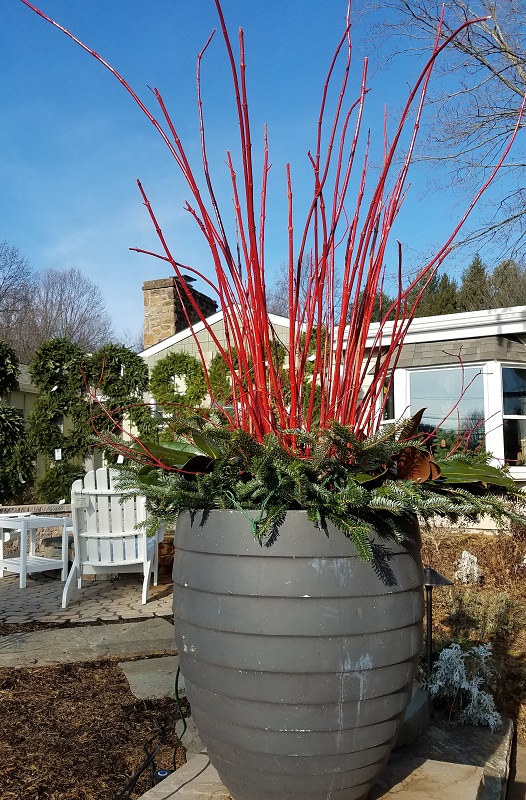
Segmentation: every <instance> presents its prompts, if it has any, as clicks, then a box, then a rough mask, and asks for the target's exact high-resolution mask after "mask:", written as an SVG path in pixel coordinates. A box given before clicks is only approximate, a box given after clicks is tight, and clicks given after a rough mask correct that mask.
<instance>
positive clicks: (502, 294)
mask: <svg viewBox="0 0 526 800" xmlns="http://www.w3.org/2000/svg"><path fill="white" fill-rule="evenodd" d="M490 286H491V292H492V298H491V306H490V307H491V308H508V307H510V306H523V305H526V268H525V267H522V266H520V265H519V264H517V262H516V261H513V259H508V260H507V261H502V262H501V263H500V264H499V265H498V266H497V267H495V269H494V270H493V273H492V275H491V277H490Z"/></svg>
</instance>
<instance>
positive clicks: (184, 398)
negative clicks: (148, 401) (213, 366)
mask: <svg viewBox="0 0 526 800" xmlns="http://www.w3.org/2000/svg"><path fill="white" fill-rule="evenodd" d="M177 378H183V379H184V383H185V390H184V392H181V391H178V390H177V386H176V379H177ZM150 391H151V393H152V395H153V396H154V398H155V400H156V402H157V403H160V404H161V405H163V404H165V403H181V404H184V405H189V406H199V405H201V403H202V402H203V400H204V399H205V397H206V395H207V386H206V380H205V374H204V371H203V367H202V365H201V362H200V361H198V360H197V358H195V357H194V356H192V355H190V354H189V353H169V354H168V355H167V356H165V357H164V358H161V359H160V361H158V362H157V364H156V365H155V366H154V368H153V369H152V374H151V377H150Z"/></svg>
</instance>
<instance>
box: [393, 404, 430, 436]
mask: <svg viewBox="0 0 526 800" xmlns="http://www.w3.org/2000/svg"><path fill="white" fill-rule="evenodd" d="M424 411H425V408H421V409H419V410H418V411H417V412H416V413H415V414H413V416H412V417H411V418H410V419H406V420H405V421H404V422H403V424H402V427H401V428H400V433H399V434H398V439H399V441H402V442H403V441H404V440H405V439H411V438H412V437H413V436H416V434H417V433H418V426H419V425H420V423H421V422H422V417H423V416H424Z"/></svg>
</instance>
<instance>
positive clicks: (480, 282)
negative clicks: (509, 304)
mask: <svg viewBox="0 0 526 800" xmlns="http://www.w3.org/2000/svg"><path fill="white" fill-rule="evenodd" d="M491 296H492V292H491V287H490V282H489V278H488V274H487V271H486V266H485V264H484V263H483V261H482V259H481V258H480V256H479V255H478V253H477V255H476V256H475V258H474V259H473V261H472V262H471V264H470V265H469V267H467V269H465V270H464V271H463V273H462V283H461V284H460V289H459V291H458V310H459V311H479V310H481V309H484V308H491V303H492V297H491Z"/></svg>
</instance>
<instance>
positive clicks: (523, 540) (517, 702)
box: [422, 528, 526, 743]
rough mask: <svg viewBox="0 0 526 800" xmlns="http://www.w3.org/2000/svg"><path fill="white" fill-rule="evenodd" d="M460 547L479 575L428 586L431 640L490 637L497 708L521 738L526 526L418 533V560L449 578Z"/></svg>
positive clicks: (524, 720) (525, 687)
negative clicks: (494, 532) (420, 537)
mask: <svg viewBox="0 0 526 800" xmlns="http://www.w3.org/2000/svg"><path fill="white" fill-rule="evenodd" d="M464 550H466V551H467V552H468V553H470V554H472V555H474V556H475V557H476V559H477V566H478V569H479V571H480V579H479V580H478V581H477V582H476V583H468V584H462V583H460V582H459V581H458V580H456V581H455V584H454V585H453V586H450V587H439V588H436V589H435V590H434V591H433V631H434V634H433V636H434V644H435V647H436V648H437V649H439V648H440V647H442V646H444V645H447V644H449V643H450V642H452V641H456V642H459V643H460V644H461V645H466V646H468V645H469V644H470V643H483V642H490V643H491V645H492V649H493V657H494V666H495V680H494V686H493V687H492V688H493V693H494V696H495V700H496V705H497V708H498V709H499V710H500V711H501V712H502V713H503V714H505V715H506V716H508V717H510V718H511V719H513V720H514V721H515V722H516V724H517V732H518V739H519V741H520V742H522V743H525V742H526V562H525V557H526V530H524V529H523V530H516V531H515V532H514V534H513V535H509V534H500V535H487V534H480V533H463V532H455V531H451V530H448V529H445V528H436V529H432V530H431V532H429V533H424V535H423V552H422V560H423V561H424V564H427V565H428V566H431V567H433V568H434V569H436V570H437V571H438V572H441V573H442V574H444V575H446V576H447V577H449V578H453V577H454V573H455V565H456V562H457V561H458V559H459V558H460V557H461V555H462V552H463V551H464Z"/></svg>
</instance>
